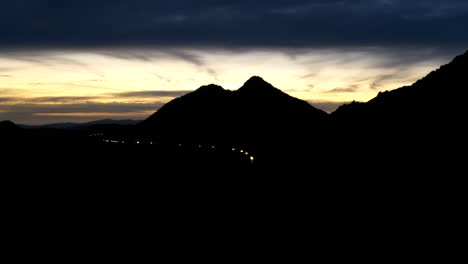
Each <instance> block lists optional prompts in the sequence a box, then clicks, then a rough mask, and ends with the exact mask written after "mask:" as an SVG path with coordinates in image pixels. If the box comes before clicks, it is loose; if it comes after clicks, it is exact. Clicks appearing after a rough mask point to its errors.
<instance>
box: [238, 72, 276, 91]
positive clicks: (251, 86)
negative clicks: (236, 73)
mask: <svg viewBox="0 0 468 264" xmlns="http://www.w3.org/2000/svg"><path fill="white" fill-rule="evenodd" d="M238 91H239V92H240V93H241V94H242V93H249V94H265V93H269V94H271V93H277V92H281V91H280V90H278V89H277V88H275V87H273V85H271V84H270V83H268V82H266V81H265V80H263V79H262V78H261V77H259V76H253V77H251V78H250V79H249V80H248V81H247V82H245V84H244V85H243V86H242V87H241V88H239V90H238Z"/></svg>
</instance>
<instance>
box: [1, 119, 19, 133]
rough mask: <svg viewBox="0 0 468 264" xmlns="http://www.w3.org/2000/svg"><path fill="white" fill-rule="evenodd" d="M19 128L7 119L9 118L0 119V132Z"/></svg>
mask: <svg viewBox="0 0 468 264" xmlns="http://www.w3.org/2000/svg"><path fill="white" fill-rule="evenodd" d="M18 130H20V128H19V127H18V126H17V125H15V123H13V122H11V121H9V120H6V121H1V122H0V131H1V132H5V133H6V132H14V131H18Z"/></svg>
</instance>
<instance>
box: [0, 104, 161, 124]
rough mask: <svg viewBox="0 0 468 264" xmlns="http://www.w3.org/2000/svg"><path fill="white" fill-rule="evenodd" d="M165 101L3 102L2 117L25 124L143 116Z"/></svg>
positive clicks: (0, 112) (142, 117)
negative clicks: (9, 103)
mask: <svg viewBox="0 0 468 264" xmlns="http://www.w3.org/2000/svg"><path fill="white" fill-rule="evenodd" d="M163 104H164V103H163V102H155V103H118V102H115V103H97V102H89V103H64V104H42V103H33V102H27V103H22V104H17V105H4V104H0V120H14V121H15V122H16V123H22V124H46V123H51V122H65V121H66V122H81V121H91V120H96V119H101V118H119V117H120V118H121V117H125V118H132V119H144V118H146V117H148V116H149V115H151V114H152V113H154V112H155V111H156V110H157V109H159V108H160V107H161V106H162V105H163Z"/></svg>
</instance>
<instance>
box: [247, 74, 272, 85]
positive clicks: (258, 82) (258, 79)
mask: <svg viewBox="0 0 468 264" xmlns="http://www.w3.org/2000/svg"><path fill="white" fill-rule="evenodd" d="M254 86H271V84H269V83H268V82H266V81H265V80H263V78H262V77H260V76H252V77H250V79H248V80H247V81H246V82H245V83H244V87H254Z"/></svg>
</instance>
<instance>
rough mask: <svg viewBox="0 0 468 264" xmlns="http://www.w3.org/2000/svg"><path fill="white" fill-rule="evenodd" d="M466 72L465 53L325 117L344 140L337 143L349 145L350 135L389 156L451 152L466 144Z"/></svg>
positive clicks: (467, 61) (467, 82)
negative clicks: (416, 78) (402, 84)
mask: <svg viewBox="0 0 468 264" xmlns="http://www.w3.org/2000/svg"><path fill="white" fill-rule="evenodd" d="M467 76H468V52H467V53H465V54H464V55H461V56H458V57H456V58H455V59H454V60H453V61H452V62H450V63H449V64H447V65H444V66H442V67H440V68H439V69H438V70H436V71H433V72H431V73H430V74H429V75H427V76H426V77H424V78H423V79H421V80H419V81H417V82H416V83H414V84H413V85H411V86H406V87H402V88H400V89H396V90H393V91H387V92H383V93H379V94H378V96H377V97H376V98H374V99H372V100H370V101H369V102H367V103H352V104H349V105H344V106H341V107H340V108H339V109H338V110H337V111H336V112H334V113H332V115H331V117H332V119H333V121H334V124H335V125H334V128H333V129H334V132H335V133H339V132H338V131H341V132H343V133H344V134H345V138H346V141H348V142H342V143H345V144H347V145H349V144H352V143H351V142H352V141H350V140H349V139H350V138H354V139H355V140H356V141H360V142H361V143H363V144H366V145H367V146H372V145H374V149H373V151H374V152H379V150H377V149H375V148H376V146H378V145H380V148H382V150H381V151H380V152H382V153H384V152H385V151H389V152H388V153H392V155H406V156H417V155H424V156H435V155H440V156H443V155H448V154H454V153H453V152H454V150H455V149H460V150H461V147H462V145H463V146H464V145H466V140H465V136H464V135H465V132H466V130H465V129H464V120H466V117H467V116H466V114H467V111H466V100H467V89H468V78H467ZM336 138H339V135H336ZM341 140H343V139H341ZM447 152H451V153H447Z"/></svg>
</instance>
